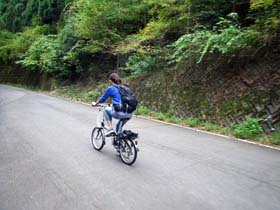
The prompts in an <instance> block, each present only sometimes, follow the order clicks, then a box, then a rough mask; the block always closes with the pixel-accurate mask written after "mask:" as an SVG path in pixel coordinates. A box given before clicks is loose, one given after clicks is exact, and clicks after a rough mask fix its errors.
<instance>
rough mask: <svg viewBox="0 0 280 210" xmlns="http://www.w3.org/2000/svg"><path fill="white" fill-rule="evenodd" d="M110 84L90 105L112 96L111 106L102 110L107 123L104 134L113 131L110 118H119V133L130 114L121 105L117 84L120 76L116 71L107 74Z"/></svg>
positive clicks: (110, 133)
mask: <svg viewBox="0 0 280 210" xmlns="http://www.w3.org/2000/svg"><path fill="white" fill-rule="evenodd" d="M109 83H110V85H109V86H108V87H107V89H106V90H105V92H104V94H103V96H101V97H100V98H99V100H98V101H97V102H92V106H97V105H98V104H99V103H104V102H105V101H106V100H107V99H108V98H112V105H113V106H112V107H106V108H105V110H104V117H105V121H106V122H107V125H108V128H109V130H108V133H107V134H106V136H107V137H108V136H111V135H112V134H113V133H114V129H113V124H112V118H115V119H119V121H118V123H117V125H116V133H117V134H118V133H121V131H122V127H123V126H124V124H126V123H127V121H128V120H130V119H131V117H132V114H131V113H127V112H126V111H125V110H124V109H123V106H122V99H121V93H120V91H119V89H118V87H117V86H118V85H120V84H121V78H120V77H119V75H118V74H117V73H112V74H110V76H109Z"/></svg>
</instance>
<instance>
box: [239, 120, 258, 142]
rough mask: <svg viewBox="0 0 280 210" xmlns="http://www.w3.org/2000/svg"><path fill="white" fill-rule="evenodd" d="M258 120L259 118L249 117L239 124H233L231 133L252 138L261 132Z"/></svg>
mask: <svg viewBox="0 0 280 210" xmlns="http://www.w3.org/2000/svg"><path fill="white" fill-rule="evenodd" d="M260 121H261V119H256V118H251V117H249V118H247V119H246V120H245V121H244V122H242V123H241V124H236V125H234V127H233V128H234V130H233V133H234V135H235V136H237V137H239V138H244V139H254V138H256V137H257V136H258V135H259V134H261V133H262V127H261V125H260Z"/></svg>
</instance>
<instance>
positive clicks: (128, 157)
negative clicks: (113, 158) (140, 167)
mask: <svg viewBox="0 0 280 210" xmlns="http://www.w3.org/2000/svg"><path fill="white" fill-rule="evenodd" d="M119 152H120V157H121V160H122V162H123V163H125V164H127V165H132V164H133V163H134V162H135V161H136V158H137V149H136V146H135V144H134V142H133V141H132V140H130V139H125V140H121V141H120V151H119Z"/></svg>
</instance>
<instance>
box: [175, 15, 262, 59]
mask: <svg viewBox="0 0 280 210" xmlns="http://www.w3.org/2000/svg"><path fill="white" fill-rule="evenodd" d="M237 19H238V15H237V14H236V13H231V14H229V15H228V16H227V19H226V18H220V22H218V23H217V24H216V26H215V27H214V29H213V30H212V31H210V30H206V29H200V30H196V31H195V32H194V33H192V34H186V35H183V36H182V37H181V38H179V39H178V40H177V41H176V42H175V43H174V44H173V47H174V49H175V50H174V54H173V56H172V58H173V60H176V61H177V62H181V61H183V60H187V59H189V58H190V57H199V58H198V61H197V62H198V63H200V62H201V61H202V59H203V57H204V56H205V55H206V54H207V53H218V54H221V55H237V54H238V53H239V52H240V51H241V50H244V49H246V48H250V47H253V46H257V45H258V41H259V37H260V33H259V32H257V31H256V30H253V29H249V28H248V29H242V28H241V27H240V26H239V24H238V21H237Z"/></svg>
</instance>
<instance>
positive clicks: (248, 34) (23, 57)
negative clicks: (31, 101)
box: [0, 0, 280, 80]
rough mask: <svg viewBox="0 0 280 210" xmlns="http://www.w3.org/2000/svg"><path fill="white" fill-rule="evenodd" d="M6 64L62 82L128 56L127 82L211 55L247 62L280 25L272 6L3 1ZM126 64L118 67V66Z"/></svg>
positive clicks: (239, 0)
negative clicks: (105, 55)
mask: <svg viewBox="0 0 280 210" xmlns="http://www.w3.org/2000/svg"><path fill="white" fill-rule="evenodd" d="M0 26H1V31H0V43H1V47H0V59H1V62H6V63H13V62H17V63H18V64H20V65H22V66H23V67H25V68H26V69H27V70H30V69H32V70H33V71H42V72H47V73H48V74H51V75H52V76H55V77H57V78H60V79H63V80H65V79H72V80H73V79H75V78H79V77H80V76H81V75H88V74H91V73H92V72H93V71H94V70H92V68H90V66H89V65H85V61H86V62H89V61H88V60H89V59H91V58H92V57H94V56H95V55H96V54H98V53H101V52H109V53H112V54H119V53H121V54H122V53H123V54H126V58H127V59H126V61H125V62H123V63H122V64H121V65H122V66H119V67H120V68H121V69H123V70H125V73H126V74H127V75H140V74H146V73H153V72H155V71H159V70H164V69H170V65H175V64H176V63H181V62H188V61H189V60H193V59H195V60H196V61H197V62H201V61H202V60H203V58H204V57H205V56H207V55H208V54H215V55H220V56H233V55H242V52H244V51H245V52H247V51H248V50H249V51H250V50H251V49H257V48H258V47H259V46H261V45H263V44H265V43H266V41H267V40H269V39H270V37H272V36H273V35H274V34H275V32H276V31H277V30H278V29H279V26H280V3H279V1H274V0H266V1H264V0H251V1H249V0H248V1H244V0H232V1H225V0H215V1H210V0H207V1H201V0H183V1H177V0H161V1H157V0H118V1H110V0H94V1H91V0H64V1H58V0H31V1H26V0H12V1H7V0H1V1H0ZM118 65H120V64H118Z"/></svg>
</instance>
